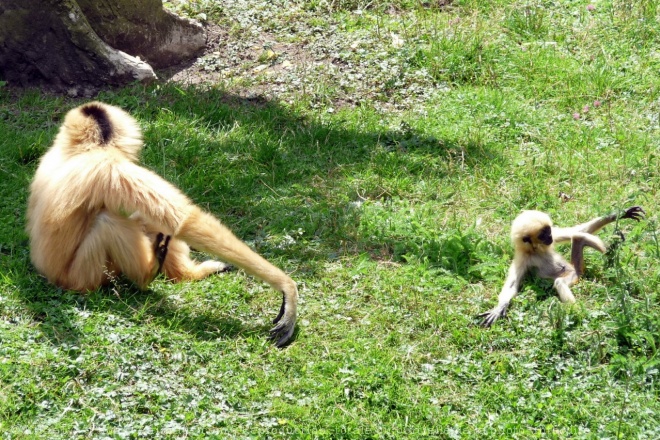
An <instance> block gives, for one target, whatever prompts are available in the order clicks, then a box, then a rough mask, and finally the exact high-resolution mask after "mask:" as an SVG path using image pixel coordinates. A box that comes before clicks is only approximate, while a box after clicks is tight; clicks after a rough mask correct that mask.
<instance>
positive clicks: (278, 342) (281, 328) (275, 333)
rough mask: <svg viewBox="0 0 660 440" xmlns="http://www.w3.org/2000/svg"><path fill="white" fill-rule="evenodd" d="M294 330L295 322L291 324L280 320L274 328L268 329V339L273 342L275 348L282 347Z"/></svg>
mask: <svg viewBox="0 0 660 440" xmlns="http://www.w3.org/2000/svg"><path fill="white" fill-rule="evenodd" d="M295 328H296V321H295V320H293V322H290V321H287V320H281V321H279V322H278V324H277V325H276V326H275V327H273V328H272V329H270V339H271V340H272V341H275V346H277V347H278V348H281V347H284V346H285V345H286V344H287V343H288V342H289V340H290V339H291V336H293V331H294V330H295Z"/></svg>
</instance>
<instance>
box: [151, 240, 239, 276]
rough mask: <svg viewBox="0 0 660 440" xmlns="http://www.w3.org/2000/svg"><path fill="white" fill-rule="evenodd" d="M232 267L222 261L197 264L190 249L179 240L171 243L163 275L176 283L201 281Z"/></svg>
mask: <svg viewBox="0 0 660 440" xmlns="http://www.w3.org/2000/svg"><path fill="white" fill-rule="evenodd" d="M230 267H231V266H229V265H227V264H225V263H222V262H220V261H214V260H207V261H203V262H201V263H200V262H197V261H195V260H193V259H191V258H190V248H189V247H188V245H187V244H186V243H185V242H184V241H182V240H178V239H176V238H175V239H172V240H171V241H170V243H169V250H168V253H167V258H166V259H165V262H164V263H163V273H164V274H165V276H166V277H167V278H170V279H172V280H175V281H180V280H201V279H202V278H205V277H207V276H209V275H212V274H214V273H220V272H225V271H226V270H228V269H229V268H230Z"/></svg>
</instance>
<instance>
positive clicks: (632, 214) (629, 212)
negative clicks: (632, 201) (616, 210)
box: [619, 206, 646, 221]
mask: <svg viewBox="0 0 660 440" xmlns="http://www.w3.org/2000/svg"><path fill="white" fill-rule="evenodd" d="M645 215H646V212H644V210H643V209H642V207H641V206H633V207H631V208H628V209H626V210H625V211H624V213H623V214H621V217H619V218H630V219H633V220H637V221H640V220H641V219H642V218H644V216H645Z"/></svg>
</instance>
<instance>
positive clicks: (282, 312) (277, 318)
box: [273, 292, 286, 324]
mask: <svg viewBox="0 0 660 440" xmlns="http://www.w3.org/2000/svg"><path fill="white" fill-rule="evenodd" d="M285 309H286V295H285V294H284V292H282V305H281V306H280V312H279V313H278V314H277V316H276V317H275V319H273V324H277V323H278V322H279V320H280V319H281V318H282V315H284V310H285Z"/></svg>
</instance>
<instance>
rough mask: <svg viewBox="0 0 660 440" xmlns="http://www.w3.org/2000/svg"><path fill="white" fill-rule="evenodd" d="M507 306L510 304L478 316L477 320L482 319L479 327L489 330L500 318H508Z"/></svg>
mask: <svg viewBox="0 0 660 440" xmlns="http://www.w3.org/2000/svg"><path fill="white" fill-rule="evenodd" d="M507 306H508V304H503V305H501V306H500V305H498V306H496V307H493V308H492V309H490V310H489V311H487V312H484V313H480V314H479V315H477V318H481V322H480V323H479V325H480V326H481V327H484V328H488V327H490V326H491V325H493V323H494V322H495V321H497V320H498V319H499V318H504V317H505V316H506V310H507Z"/></svg>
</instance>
